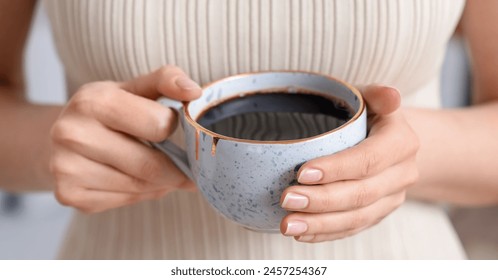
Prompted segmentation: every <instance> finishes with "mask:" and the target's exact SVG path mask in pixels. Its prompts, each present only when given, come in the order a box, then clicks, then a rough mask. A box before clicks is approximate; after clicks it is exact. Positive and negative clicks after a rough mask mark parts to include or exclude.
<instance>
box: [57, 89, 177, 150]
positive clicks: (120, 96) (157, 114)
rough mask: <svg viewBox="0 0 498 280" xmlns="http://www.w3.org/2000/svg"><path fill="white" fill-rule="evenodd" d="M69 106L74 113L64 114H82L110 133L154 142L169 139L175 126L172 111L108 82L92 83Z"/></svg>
mask: <svg viewBox="0 0 498 280" xmlns="http://www.w3.org/2000/svg"><path fill="white" fill-rule="evenodd" d="M69 107H70V108H74V110H72V111H71V110H66V115H71V112H74V114H80V113H81V114H83V115H86V116H90V117H92V118H95V119H97V120H98V121H99V122H101V123H102V124H104V125H105V126H107V127H109V128H111V129H113V130H117V131H121V132H124V133H126V134H129V135H133V136H135V137H138V138H141V139H145V140H149V141H154V142H159V141H162V140H164V139H166V138H167V137H168V136H170V135H171V134H172V133H173V132H174V131H175V129H176V124H177V114H176V112H175V111H174V110H172V109H170V108H167V107H165V106H163V105H161V104H159V103H158V102H155V101H153V100H149V99H146V98H142V97H140V96H136V95H134V94H131V93H129V92H126V91H124V90H122V89H119V88H116V87H115V86H114V85H113V84H109V83H94V84H92V85H87V86H86V87H84V88H82V89H80V91H78V93H77V94H76V95H75V96H74V97H73V98H72V99H71V102H70V104H69Z"/></svg>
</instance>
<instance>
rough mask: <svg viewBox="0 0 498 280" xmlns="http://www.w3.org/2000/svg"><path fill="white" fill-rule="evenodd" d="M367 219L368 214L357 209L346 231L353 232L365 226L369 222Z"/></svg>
mask: <svg viewBox="0 0 498 280" xmlns="http://www.w3.org/2000/svg"><path fill="white" fill-rule="evenodd" d="M367 220H368V219H367V216H366V215H365V214H363V212H361V211H355V213H354V214H353V215H352V217H351V220H350V222H349V225H348V227H347V228H346V232H353V231H355V230H357V229H359V228H362V227H364V226H365V225H366V224H367Z"/></svg>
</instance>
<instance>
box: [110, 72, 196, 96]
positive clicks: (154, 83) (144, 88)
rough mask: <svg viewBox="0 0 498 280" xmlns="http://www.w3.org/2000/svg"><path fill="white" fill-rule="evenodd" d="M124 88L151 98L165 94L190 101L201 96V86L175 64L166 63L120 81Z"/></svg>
mask: <svg viewBox="0 0 498 280" xmlns="http://www.w3.org/2000/svg"><path fill="white" fill-rule="evenodd" d="M120 86H121V88H122V89H124V90H126V91H128V92H131V93H133V94H136V95H140V96H142V97H146V98H149V99H157V98H159V97H161V96H165V97H168V98H171V99H174V100H178V101H190V100H194V99H197V98H199V97H200V96H201V91H202V90H201V87H200V86H199V85H198V84H197V83H196V82H194V81H192V80H191V79H190V78H189V76H188V75H187V74H185V72H183V70H182V69H180V68H179V67H176V66H174V65H165V66H163V67H161V68H159V69H157V70H156V71H154V72H151V73H148V74H145V75H143V76H140V77H137V78H135V79H132V80H129V81H126V82H122V83H120Z"/></svg>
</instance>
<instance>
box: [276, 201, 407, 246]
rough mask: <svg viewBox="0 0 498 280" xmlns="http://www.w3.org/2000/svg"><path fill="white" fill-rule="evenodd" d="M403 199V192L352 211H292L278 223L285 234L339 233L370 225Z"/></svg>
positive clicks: (394, 207) (389, 211) (398, 204)
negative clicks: (311, 212) (312, 212)
mask: <svg viewBox="0 0 498 280" xmlns="http://www.w3.org/2000/svg"><path fill="white" fill-rule="evenodd" d="M404 201H405V192H400V193H396V194H393V195H390V196H387V197H384V198H382V199H380V200H379V201H377V202H376V203H374V204H371V205H369V206H367V207H364V208H360V209H357V210H352V211H344V212H329V213H320V214H308V213H300V212H296V213H292V214H289V215H287V216H286V217H285V218H284V219H282V222H281V224H280V230H281V232H282V233H283V234H284V235H287V236H301V235H317V234H331V233H341V232H347V231H354V230H358V229H362V228H367V227H370V226H371V225H373V224H376V223H378V221H380V220H381V219H383V218H384V217H385V216H387V215H388V214H389V213H391V212H392V211H393V210H395V209H396V208H398V207H399V206H400V205H401V204H402V203H403V202H404Z"/></svg>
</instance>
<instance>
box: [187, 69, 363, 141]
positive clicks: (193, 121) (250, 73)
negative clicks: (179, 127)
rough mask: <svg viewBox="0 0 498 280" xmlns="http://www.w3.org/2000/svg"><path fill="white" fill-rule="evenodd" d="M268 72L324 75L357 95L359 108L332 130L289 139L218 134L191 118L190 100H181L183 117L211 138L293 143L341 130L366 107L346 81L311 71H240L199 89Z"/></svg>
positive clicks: (359, 94)
mask: <svg viewBox="0 0 498 280" xmlns="http://www.w3.org/2000/svg"><path fill="white" fill-rule="evenodd" d="M268 73H274V74H278V73H299V74H311V75H315V76H321V77H324V78H326V79H328V80H331V81H334V82H338V83H340V84H341V85H343V86H345V87H346V88H348V89H349V90H350V91H351V92H352V93H353V94H354V95H356V97H358V100H359V101H360V106H359V109H358V110H357V112H356V113H355V114H354V116H353V117H351V118H350V119H349V120H348V121H347V122H346V123H344V124H342V125H340V126H338V127H336V128H334V129H332V130H329V131H326V132H324V133H321V134H318V135H314V136H311V137H306V138H298V139H289V140H253V139H242V138H235V137H230V136H226V135H223V134H218V133H216V132H214V131H211V130H209V129H207V128H205V127H203V126H202V125H200V124H199V123H198V122H197V121H195V120H193V119H192V117H191V116H190V113H189V111H188V106H189V105H190V103H191V101H184V102H183V106H182V107H183V108H182V110H183V114H184V116H185V119H186V120H187V122H188V123H190V124H191V125H192V126H194V128H195V129H196V130H197V131H203V132H204V133H205V134H208V135H210V136H211V137H212V138H217V139H218V140H227V141H231V142H237V143H250V144H293V143H300V142H307V141H310V140H313V139H317V138H321V137H324V136H326V135H329V134H332V133H335V132H337V131H339V130H342V129H344V128H345V127H347V126H349V125H351V124H353V123H354V122H355V121H356V120H358V118H359V117H360V116H361V115H362V114H363V112H364V111H365V107H366V106H365V100H364V99H363V96H362V95H361V93H360V92H359V90H358V89H357V88H355V87H353V86H352V85H351V84H349V83H347V82H345V81H343V80H341V79H338V78H335V77H332V76H331V75H327V74H322V73H318V72H313V71H300V70H275V71H257V72H246V73H240V74H237V75H233V76H228V77H224V78H221V79H218V80H215V81H212V82H209V83H207V84H205V85H204V86H202V88H201V89H202V91H203V92H204V90H206V89H207V88H209V87H211V86H213V85H214V84H218V83H222V82H226V81H229V80H234V79H240V78H241V77H246V76H252V75H258V74H268Z"/></svg>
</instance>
